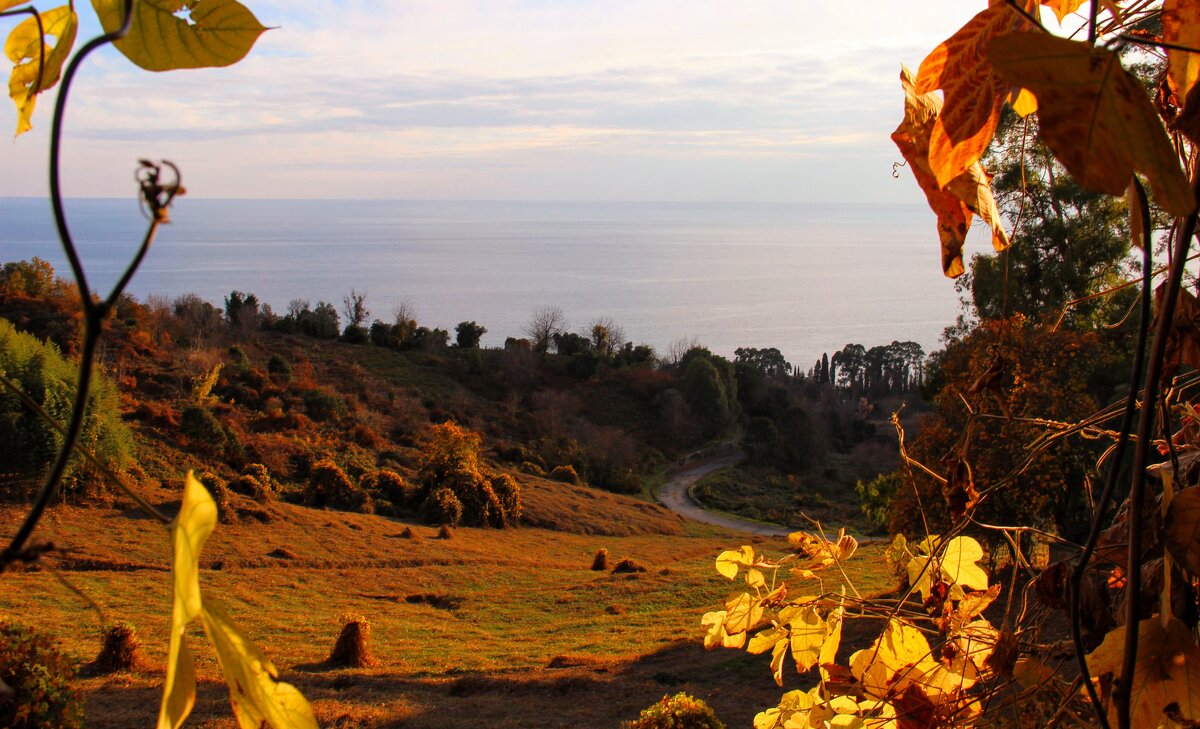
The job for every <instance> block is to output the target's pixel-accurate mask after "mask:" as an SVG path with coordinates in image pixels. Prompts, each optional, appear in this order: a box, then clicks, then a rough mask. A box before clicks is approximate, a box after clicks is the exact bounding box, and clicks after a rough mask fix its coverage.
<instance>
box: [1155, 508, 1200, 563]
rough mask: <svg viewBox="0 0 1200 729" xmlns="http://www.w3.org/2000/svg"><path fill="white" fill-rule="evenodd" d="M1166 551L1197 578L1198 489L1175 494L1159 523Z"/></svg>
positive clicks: (1199, 541)
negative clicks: (1161, 521)
mask: <svg viewBox="0 0 1200 729" xmlns="http://www.w3.org/2000/svg"><path fill="white" fill-rule="evenodd" d="M1163 538H1164V542H1165V543H1166V547H1167V551H1169V552H1170V553H1171V556H1172V557H1173V558H1174V559H1175V561H1176V562H1178V563H1179V566H1180V567H1183V568H1184V569H1185V570H1187V571H1188V572H1191V573H1192V574H1194V575H1200V486H1191V487H1189V488H1186V489H1183V490H1182V491H1180V492H1179V493H1177V494H1175V496H1174V497H1172V499H1171V503H1170V505H1169V506H1167V516H1166V519H1165V520H1164V522H1163Z"/></svg>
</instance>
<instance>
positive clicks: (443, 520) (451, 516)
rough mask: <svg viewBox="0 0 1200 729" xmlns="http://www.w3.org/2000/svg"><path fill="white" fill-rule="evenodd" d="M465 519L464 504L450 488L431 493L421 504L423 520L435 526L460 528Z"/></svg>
mask: <svg viewBox="0 0 1200 729" xmlns="http://www.w3.org/2000/svg"><path fill="white" fill-rule="evenodd" d="M462 517H463V504H462V502H461V501H459V500H458V497H457V496H455V495H454V492H453V491H451V490H450V489H448V488H445V487H442V488H438V489H434V490H432V491H430V492H429V496H427V497H425V501H424V502H422V503H421V518H423V519H425V521H428V522H431V523H433V524H441V525H443V526H445V525H451V526H458V523H459V522H460V521H462Z"/></svg>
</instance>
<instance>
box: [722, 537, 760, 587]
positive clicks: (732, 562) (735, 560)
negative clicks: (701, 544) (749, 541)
mask: <svg viewBox="0 0 1200 729" xmlns="http://www.w3.org/2000/svg"><path fill="white" fill-rule="evenodd" d="M752 564H754V547H751V546H750V545H743V546H742V548H741V549H740V550H732V549H731V550H726V551H724V552H721V553H720V554H719V555H717V572H719V573H720V574H721V575H722V576H723V577H725V578H727V579H730V580H732V579H733V578H734V577H737V573H738V568H739V567H749V566H750V565H752Z"/></svg>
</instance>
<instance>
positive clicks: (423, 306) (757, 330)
mask: <svg viewBox="0 0 1200 729" xmlns="http://www.w3.org/2000/svg"><path fill="white" fill-rule="evenodd" d="M66 207H67V214H68V219H69V222H70V226H71V232H72V235H73V236H74V238H75V239H76V243H77V245H78V248H79V251H80V255H81V257H82V259H83V261H84V265H85V267H86V270H87V272H88V276H89V280H90V283H91V285H92V287H93V288H94V289H96V290H98V291H100V292H102V293H103V292H106V291H107V289H108V288H109V287H110V286H111V285H112V284H113V282H115V281H116V279H117V277H118V276H119V275H120V273H121V271H122V270H123V269H124V267H125V265H126V263H127V261H128V259H129V258H130V257H131V256H132V255H133V253H134V251H135V250H136V246H137V245H138V243H139V242H140V240H141V236H142V235H143V234H144V232H145V226H146V221H145V220H144V218H142V216H141V215H139V212H138V209H137V204H136V202H134V201H131V200H128V199H116V198H74V199H70V200H68V201H67V202H66ZM171 218H172V223H171V224H170V225H166V226H162V227H161V229H160V232H159V234H158V237H157V239H156V241H155V244H154V246H153V247H152V248H151V250H150V252H149V254H148V255H147V256H146V259H145V261H144V262H143V264H142V267H141V269H140V270H139V272H138V274H137V276H135V277H134V279H133V281H132V282H131V284H130V286H129V289H128V290H129V292H130V293H132V294H133V295H134V296H136V297H138V298H139V299H142V300H144V299H145V298H146V296H148V295H151V294H158V295H163V296H167V297H169V298H174V297H175V296H178V295H181V294H184V293H195V294H197V295H199V296H201V297H202V298H204V299H206V300H208V301H211V302H212V303H213V304H214V305H217V306H221V305H222V303H223V299H224V297H225V296H226V295H228V294H229V292H230V291H233V290H238V291H243V292H247V293H253V294H255V295H256V296H257V297H258V298H259V300H260V301H262V302H265V303H268V304H270V305H271V307H272V308H273V309H274V310H275V311H276V313H279V314H282V313H285V312H286V310H287V305H288V303H289V302H290V301H291V300H293V299H305V300H308V301H309V302H310V303H311V304H312V305H314V306H315V305H316V304H317V302H318V301H328V302H330V303H333V304H334V305H335V306H336V307H337V308H338V309H339V310H340V309H341V302H342V298H343V297H344V296H346V295H347V294H348V293H349V292H350V291H351V289H354V290H356V291H358V292H360V293H365V294H366V295H367V300H366V303H367V307H368V309H370V311H371V318H372V319H374V318H380V319H384V320H391V318H392V314H393V311H394V309H395V307H396V306H397V305H398V304H400V303H401V302H408V303H410V304H411V305H412V306H413V308H414V309H415V310H416V313H417V319H418V321H419V322H420V323H421V324H422V325H425V326H436V327H441V328H444V329H447V330H449V331H450V332H451V336H452V337H453V330H454V327H455V325H456V324H457V323H459V322H461V321H475V322H477V323H479V324H481V325H483V326H485V327H487V333H486V334H485V335H484V337H483V340H482V345H483V346H486V347H497V346H502V345H503V342H504V340H505V338H506V337H510V336H512V337H520V336H522V331H521V330H522V329H523V327H524V326H525V324H526V323H527V322H528V320H529V317H530V314H531V313H532V311H533V310H534V309H536V308H538V307H540V306H557V307H559V308H561V309H562V310H563V312H564V313H565V314H566V317H567V319H568V322H569V325H570V328H571V330H573V331H582V330H583V329H584V328H585V327H586V326H587V324H588V323H589V322H591V321H592V320H594V319H596V318H599V317H607V318H610V319H612V320H613V321H614V322H616V323H617V324H618V325H620V326H621V327H622V328H623V329H624V331H625V333H626V335H627V337H628V338H629V339H630V340H632V341H633V342H635V343H645V344H650V345H651V346H653V347H654V348H655V349H656V350H657V351H659V352H660V353H663V352H666V351H667V350H668V349H669V347H670V345H671V344H672V343H673V342H675V341H677V340H679V339H695V340H696V341H697V342H698V343H700V344H701V345H704V346H707V347H709V348H710V349H712V350H713V351H714V352H716V353H718V354H722V355H725V356H732V355H733V351H734V349H736V348H737V347H742V346H748V347H776V348H778V349H779V350H780V351H781V352H782V353H783V354H784V356H785V357H787V359H788V361H789V362H791V363H793V364H795V365H797V366H799V367H800V368H802V369H805V370H807V369H808V368H809V367H810V366H811V365H812V363H813V361H814V360H815V359H816V358H819V357H820V355H821V353H822V352H829V353H831V354H832V353H833V352H834V351H837V350H839V349H841V348H842V347H843V346H844V345H846V344H847V343H851V342H853V343H859V344H863V345H865V346H867V347H868V348H869V347H871V346H874V345H877V344H887V343H890V342H891V341H893V340H900V341H905V340H912V341H916V342H918V343H919V344H921V345H922V346H923V347H924V348H925V349H926V351H930V350H931V349H935V348H937V347H938V346H939V341H940V337H941V334H942V331H943V330H944V329H945V327H947V326H949V325H951V324H953V323H954V321H955V318H956V316H957V314H958V311H959V301H958V295H957V293H956V292H955V290H954V285H953V282H952V281H950V280H949V279H947V278H945V277H944V276H943V275H942V273H941V268H940V263H939V261H940V255H939V249H938V238H937V232H936V229H935V221H934V217H933V214H932V213H931V212H930V211H929V209H928V208H927V207H925V206H923V205H897V204H891V205H889V204H884V205H878V204H876V205H863V204H851V203H846V204H794V203H745V202H733V203H722V202H705V203H681V202H661V203H656V202H579V201H574V202H572V201H548V202H541V201H538V202H532V201H530V202H525V201H480V200H220V199H203V198H200V199H192V198H181V199H179V200H178V201H177V202H176V204H175V206H174V207H173V208H172V210H171ZM969 250H983V248H981V247H980V243H979V242H978V241H975V242H973V244H972V245H971V246H970V247H969ZM34 256H38V257H41V258H44V259H46V260H47V261H49V262H50V263H51V264H53V265H54V267H55V269H56V270H57V271H58V272H59V274H60V275H67V274H69V271H68V269H67V267H66V259H65V257H64V255H63V253H62V249H61V246H60V245H59V242H58V238H57V235H56V233H55V231H54V223H53V217H52V215H51V212H50V205H49V202H48V201H47V200H45V199H41V198H0V260H2V261H11V260H23V259H29V258H32V257H34Z"/></svg>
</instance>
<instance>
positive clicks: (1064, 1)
mask: <svg viewBox="0 0 1200 729" xmlns="http://www.w3.org/2000/svg"><path fill="white" fill-rule="evenodd" d="M1042 5H1045V6H1046V7H1048V8H1050V9H1051V10H1053V11H1054V15H1055V16H1057V17H1058V22H1060V23H1061V22H1063V19H1064V18H1066V17H1067V16H1068V15H1070V14H1071V13H1073V12H1075V11H1076V10H1078V9H1079V6H1080V5H1083V0H1042Z"/></svg>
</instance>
